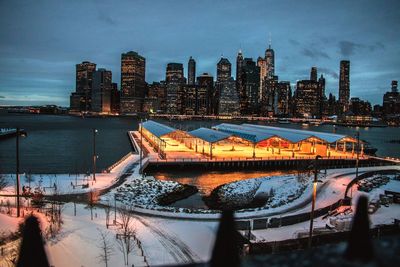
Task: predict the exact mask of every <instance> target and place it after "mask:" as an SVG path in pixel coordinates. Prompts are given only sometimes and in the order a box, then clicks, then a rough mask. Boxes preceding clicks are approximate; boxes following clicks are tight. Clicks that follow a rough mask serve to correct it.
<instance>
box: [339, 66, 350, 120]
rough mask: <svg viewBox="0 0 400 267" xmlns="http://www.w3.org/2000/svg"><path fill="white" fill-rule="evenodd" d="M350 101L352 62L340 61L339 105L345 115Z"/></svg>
mask: <svg viewBox="0 0 400 267" xmlns="http://www.w3.org/2000/svg"><path fill="white" fill-rule="evenodd" d="M349 100H350V61H348V60H342V61H340V75H339V105H340V109H341V110H340V111H341V112H342V113H345V112H347V111H348V109H349Z"/></svg>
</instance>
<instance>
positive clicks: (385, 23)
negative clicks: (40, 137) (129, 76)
mask: <svg viewBox="0 0 400 267" xmlns="http://www.w3.org/2000/svg"><path fill="white" fill-rule="evenodd" d="M42 3H43V4H46V8H43V6H44V5H43V4H42V5H41V4H36V3H35V4H33V3H30V2H24V1H22V2H21V1H18V2H17V3H9V2H6V1H2V2H1V3H0V6H1V11H0V13H1V16H0V21H1V23H2V25H3V26H1V29H0V37H1V39H2V40H3V41H2V44H0V47H1V52H0V55H1V58H2V61H1V63H0V69H1V70H2V71H1V74H0V105H44V104H55V105H60V106H69V95H70V93H71V92H72V91H74V90H75V65H76V64H79V63H81V62H83V61H90V62H94V63H96V64H97V67H98V68H106V69H108V70H111V71H112V72H113V82H116V83H118V89H120V67H121V63H120V61H121V54H122V53H125V52H128V51H136V52H138V53H139V54H140V55H142V56H143V57H145V58H146V78H145V79H146V82H147V83H152V82H153V81H154V82H158V81H161V80H165V69H166V66H167V64H168V63H170V62H179V63H182V64H183V66H184V74H185V77H187V62H188V59H189V57H190V56H192V57H193V58H194V59H195V60H196V62H197V71H196V75H200V74H202V73H205V72H207V73H210V74H211V75H212V76H213V77H214V78H216V64H217V63H218V61H219V59H220V57H221V55H223V56H224V57H226V58H228V59H229V61H230V62H231V64H232V73H235V69H236V68H235V65H236V64H235V63H236V55H237V52H238V50H239V49H241V50H242V51H243V56H244V57H250V58H253V60H257V58H258V57H259V56H263V55H264V53H265V49H267V48H268V45H269V42H270V41H269V38H270V36H271V39H272V41H271V47H272V48H273V49H274V51H275V64H276V69H275V74H276V75H278V76H279V80H281V81H290V83H291V85H292V87H293V89H294V85H295V84H296V81H297V80H306V79H308V78H309V72H310V69H311V67H313V66H315V67H317V69H318V75H320V74H323V75H324V77H325V78H326V94H327V95H328V94H329V93H332V94H333V95H335V96H336V97H337V96H338V87H339V81H338V77H339V68H340V61H341V60H350V62H351V67H350V96H351V97H360V98H361V99H362V100H367V101H370V102H371V103H372V104H373V105H374V104H382V97H383V94H384V93H385V92H387V91H390V83H391V81H392V80H398V79H399V77H400V61H399V58H398V57H396V56H395V55H398V54H399V52H400V45H399V43H398V41H397V38H396V34H397V33H396V29H397V28H399V27H400V20H399V18H398V16H397V14H396V10H397V9H398V7H399V4H398V2H397V1H385V4H384V5H382V4H381V3H378V2H372V3H370V2H368V3H364V1H352V2H351V3H347V1H338V2H334V3H320V2H318V1H310V2H309V3H308V4H307V5H302V4H301V3H291V2H290V1H284V2H279V3H278V2H273V1H271V2H269V1H268V2H266V1H254V2H252V3H242V2H225V1H223V2H217V3H215V2H212V1H201V2H196V3H194V2H185V1H171V2H168V3H166V2H162V1H152V2H151V3H145V2H136V1H135V2H127V3H125V4H122V3H119V4H112V5H111V4H107V3H105V2H100V3H98V2H96V3H89V2H85V3H70V2H68V1H66V2H64V4H63V5H59V4H54V3H52V2H51V1H43V2H42ZM139 10H140V12H139ZM129 14H132V16H130V15H129ZM15 18H17V19H15ZM11 21H12V22H11Z"/></svg>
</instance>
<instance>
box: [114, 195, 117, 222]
mask: <svg viewBox="0 0 400 267" xmlns="http://www.w3.org/2000/svg"><path fill="white" fill-rule="evenodd" d="M116 223H117V195H116V194H114V224H116Z"/></svg>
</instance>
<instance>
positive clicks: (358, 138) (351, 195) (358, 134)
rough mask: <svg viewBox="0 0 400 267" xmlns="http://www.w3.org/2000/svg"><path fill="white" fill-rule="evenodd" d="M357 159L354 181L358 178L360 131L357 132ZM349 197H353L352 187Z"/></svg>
mask: <svg viewBox="0 0 400 267" xmlns="http://www.w3.org/2000/svg"><path fill="white" fill-rule="evenodd" d="M356 136H357V159H356V180H357V178H358V160H359V157H360V131H357V134H356ZM350 197H351V198H352V197H353V186H351V187H350Z"/></svg>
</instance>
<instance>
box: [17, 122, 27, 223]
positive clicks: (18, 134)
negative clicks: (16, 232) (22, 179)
mask: <svg viewBox="0 0 400 267" xmlns="http://www.w3.org/2000/svg"><path fill="white" fill-rule="evenodd" d="M19 136H22V137H25V136H26V134H25V133H24V132H21V131H20V129H19V127H17V136H16V137H17V138H16V161H17V164H16V167H17V170H16V180H17V201H16V202H17V217H19V216H20V201H19V197H20V195H19V187H20V184H19Z"/></svg>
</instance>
